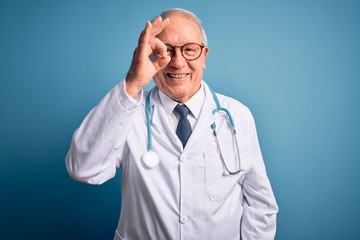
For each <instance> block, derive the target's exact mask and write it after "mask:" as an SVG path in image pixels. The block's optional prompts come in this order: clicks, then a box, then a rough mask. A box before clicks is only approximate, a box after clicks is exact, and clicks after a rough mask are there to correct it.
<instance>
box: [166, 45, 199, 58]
mask: <svg viewBox="0 0 360 240" xmlns="http://www.w3.org/2000/svg"><path fill="white" fill-rule="evenodd" d="M165 45H166V47H167V55H168V56H170V57H171V58H172V57H174V55H175V48H179V49H180V52H181V54H182V56H183V57H184V58H185V59H186V60H188V61H194V60H196V59H198V58H199V57H200V55H201V53H202V50H203V48H204V47H205V46H204V45H200V44H198V43H186V44H184V45H182V46H172V45H170V44H166V43H165Z"/></svg>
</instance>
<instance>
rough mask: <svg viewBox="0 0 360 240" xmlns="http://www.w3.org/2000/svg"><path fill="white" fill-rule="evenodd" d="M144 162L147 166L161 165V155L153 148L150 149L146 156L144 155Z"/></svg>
mask: <svg viewBox="0 0 360 240" xmlns="http://www.w3.org/2000/svg"><path fill="white" fill-rule="evenodd" d="M142 160H143V162H144V164H145V166H147V167H148V168H154V167H156V166H157V165H159V162H160V159H159V155H158V154H157V153H156V152H154V151H151V150H148V151H147V152H146V153H145V154H144V156H143V159H142Z"/></svg>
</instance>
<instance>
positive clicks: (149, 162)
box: [142, 88, 244, 176]
mask: <svg viewBox="0 0 360 240" xmlns="http://www.w3.org/2000/svg"><path fill="white" fill-rule="evenodd" d="M209 89H210V92H211V94H212V96H213V99H214V101H215V103H216V108H215V109H214V110H212V114H213V116H215V113H217V112H220V111H222V112H224V113H225V114H226V119H227V121H228V123H229V126H230V129H231V134H232V138H233V141H234V144H235V146H236V147H235V149H236V150H235V155H236V158H237V160H238V164H237V168H236V170H235V171H234V170H232V171H231V170H230V169H229V168H228V167H227V165H226V162H225V160H224V157H223V154H222V152H221V148H220V144H219V139H218V134H217V132H216V124H215V120H214V122H213V123H212V124H211V129H212V130H213V135H214V137H215V141H216V144H217V147H218V149H217V150H218V153H219V155H220V159H221V162H222V164H223V167H224V173H223V175H224V176H227V175H230V174H231V175H234V174H238V173H239V172H241V171H244V168H242V166H241V159H240V152H239V146H238V142H237V139H236V129H235V123H234V120H233V118H232V116H231V113H230V111H229V110H228V109H226V108H224V107H222V106H221V105H220V102H219V99H218V97H217V96H216V94H215V92H214V91H213V90H212V89H211V88H209ZM152 90H153V89H151V90H150V91H149V93H148V95H147V96H146V100H145V117H146V127H147V151H146V153H145V154H144V155H143V158H142V160H143V163H144V164H145V166H147V167H148V168H154V167H156V166H157V165H159V163H160V158H159V155H158V154H157V153H156V152H154V151H153V150H152V132H151V119H150V95H151V92H152ZM215 119H216V118H215Z"/></svg>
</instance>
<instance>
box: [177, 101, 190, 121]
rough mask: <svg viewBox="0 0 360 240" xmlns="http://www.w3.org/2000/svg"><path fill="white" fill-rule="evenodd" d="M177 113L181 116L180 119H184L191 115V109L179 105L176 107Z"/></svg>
mask: <svg viewBox="0 0 360 240" xmlns="http://www.w3.org/2000/svg"><path fill="white" fill-rule="evenodd" d="M175 112H176V113H177V114H179V115H180V117H181V118H182V117H187V115H188V114H189V112H190V110H189V108H188V107H187V106H186V105H185V104H183V105H180V104H178V105H176V107H175Z"/></svg>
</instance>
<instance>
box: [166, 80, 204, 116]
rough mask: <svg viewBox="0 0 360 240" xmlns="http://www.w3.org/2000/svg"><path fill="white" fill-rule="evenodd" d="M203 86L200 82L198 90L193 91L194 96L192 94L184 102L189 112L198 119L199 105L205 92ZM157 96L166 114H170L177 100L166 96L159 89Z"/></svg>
mask: <svg viewBox="0 0 360 240" xmlns="http://www.w3.org/2000/svg"><path fill="white" fill-rule="evenodd" d="M204 91H205V90H204V86H203V84H201V86H200V89H199V91H197V92H196V93H195V95H194V96H192V97H191V98H190V99H189V100H188V101H187V102H186V103H184V104H185V105H186V106H187V107H188V108H189V109H190V112H191V114H192V115H193V116H194V117H195V118H196V119H198V118H199V115H200V111H201V107H202V105H203V103H204V100H205V92H204ZM159 98H160V101H161V104H162V105H163V108H164V110H165V113H166V115H168V116H170V115H171V114H172V112H173V110H174V108H175V107H176V105H177V104H178V102H176V101H174V100H172V99H171V98H170V97H168V96H167V95H166V94H165V93H163V92H162V91H160V89H159Z"/></svg>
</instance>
